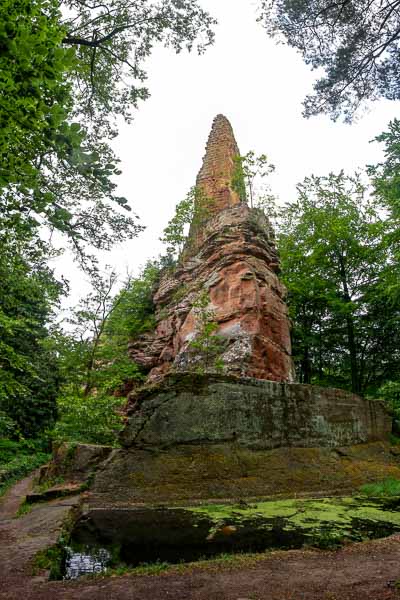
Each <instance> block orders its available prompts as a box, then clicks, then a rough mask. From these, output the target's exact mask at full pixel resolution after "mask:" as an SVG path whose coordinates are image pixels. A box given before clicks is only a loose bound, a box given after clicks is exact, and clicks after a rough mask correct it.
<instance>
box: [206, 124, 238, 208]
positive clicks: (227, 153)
mask: <svg viewBox="0 0 400 600" xmlns="http://www.w3.org/2000/svg"><path fill="white" fill-rule="evenodd" d="M239 154H240V153H239V148H238V145H237V143H236V140H235V136H234V134H233V129H232V126H231V124H230V123H229V121H228V119H227V118H226V117H224V115H217V116H216V117H215V119H214V122H213V125H212V129H211V133H210V136H209V138H208V142H207V147H206V154H205V156H204V159H203V166H202V167H201V169H200V172H199V174H198V176H197V180H196V187H197V188H199V189H201V190H202V191H203V192H204V194H205V195H206V196H207V197H208V198H211V199H212V201H213V202H212V208H211V212H212V213H217V212H220V211H221V210H224V209H225V208H229V207H230V206H235V205H236V204H239V203H240V198H239V195H238V194H237V193H236V192H235V191H234V190H232V189H231V181H232V176H233V173H234V170H235V163H234V157H235V156H238V155H239Z"/></svg>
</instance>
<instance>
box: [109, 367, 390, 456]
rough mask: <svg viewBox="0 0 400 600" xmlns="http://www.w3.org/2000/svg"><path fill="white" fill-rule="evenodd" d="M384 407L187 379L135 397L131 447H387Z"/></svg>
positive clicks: (300, 389)
mask: <svg viewBox="0 0 400 600" xmlns="http://www.w3.org/2000/svg"><path fill="white" fill-rule="evenodd" d="M390 431H391V417H390V416H389V415H388V414H387V412H386V411H385V408H384V406H383V403H381V402H379V401H376V400H375V401H374V400H366V399H364V398H361V397H360V396H357V395H355V394H352V393H351V392H347V391H345V390H338V389H332V388H322V387H318V386H311V385H304V384H299V383H292V384H284V383H278V382H272V381H258V380H256V379H240V378H237V377H232V376H224V375H209V374H207V375H193V374H191V373H186V374H184V373H180V374H177V373H176V374H174V375H169V376H168V377H166V378H164V380H163V382H162V383H161V384H160V385H155V386H153V388H149V389H145V390H143V391H142V392H141V393H139V394H138V395H137V396H136V404H135V405H133V406H132V407H131V410H130V414H129V415H128V421H127V424H126V427H125V429H124V431H123V432H122V434H121V438H120V439H121V442H122V444H123V445H124V446H126V447H129V448H133V447H139V448H140V447H142V448H143V447H153V448H155V447H160V448H169V447H173V446H177V445H180V444H197V445H201V444H208V443H212V444H223V443H234V444H236V445H237V446H238V447H246V448H248V449H252V450H257V451H258V450H271V449H273V448H281V447H301V448H314V447H330V448H337V447H341V446H350V445H352V444H362V443H367V442H374V441H379V440H386V439H387V438H388V436H389V433H390Z"/></svg>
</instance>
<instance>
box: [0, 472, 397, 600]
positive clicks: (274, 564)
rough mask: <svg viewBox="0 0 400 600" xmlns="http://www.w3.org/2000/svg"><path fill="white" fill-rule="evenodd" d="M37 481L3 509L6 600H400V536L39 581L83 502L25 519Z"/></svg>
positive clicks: (0, 592) (0, 559)
mask: <svg viewBox="0 0 400 600" xmlns="http://www.w3.org/2000/svg"><path fill="white" fill-rule="evenodd" d="M31 483H32V477H29V478H27V479H25V480H23V481H21V482H20V483H18V484H17V485H16V486H14V488H12V489H11V490H9V492H8V493H7V494H6V496H5V497H4V498H3V499H2V501H1V503H0V599H2V600H17V599H18V600H21V599H22V598H23V600H64V599H65V600H67V599H68V600H70V599H79V600H125V599H126V600H128V599H129V600H165V599H168V598H171V600H186V599H188V600H189V599H190V600H191V599H193V600H395V599H397V600H399V599H400V590H398V589H397V587H396V581H397V580H400V535H399V534H396V535H393V536H391V537H389V538H386V539H382V540H375V541H371V542H364V543H361V544H352V545H348V546H345V547H344V548H342V549H340V550H338V551H335V552H323V551H312V550H295V551H279V552H271V553H270V554H266V555H265V558H263V559H261V560H260V561H258V562H256V563H252V564H249V565H248V566H247V565H245V566H241V567H235V568H232V567H229V566H228V565H227V566H226V567H219V568H218V569H217V570H208V569H207V570H205V569H197V568H194V569H192V570H188V571H185V572H184V573H176V572H170V573H168V572H167V573H164V574H161V575H156V576H132V575H126V576H121V577H102V578H96V579H86V580H85V579H82V580H80V581H75V582H68V583H67V582H63V581H58V582H49V581H47V577H46V574H45V573H43V574H41V575H37V576H32V563H31V561H32V557H33V555H34V554H35V553H36V552H37V551H38V550H41V549H44V548H46V547H48V546H49V545H51V544H54V543H55V541H56V539H57V536H58V534H59V529H60V526H61V523H62V521H63V519H64V518H65V517H66V515H67V513H68V511H69V510H70V509H71V507H72V506H75V505H76V504H77V502H78V501H79V497H77V496H75V497H71V498H67V499H65V498H64V499H61V500H54V501H51V502H48V503H46V504H43V505H39V506H37V507H35V508H34V510H33V511H32V512H30V513H28V514H26V515H24V516H22V517H20V518H18V519H15V518H13V517H14V516H15V513H16V511H17V510H18V507H19V505H20V503H21V501H23V499H24V498H25V496H26V494H27V493H28V492H29V491H30V489H31Z"/></svg>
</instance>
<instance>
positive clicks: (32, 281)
mask: <svg viewBox="0 0 400 600" xmlns="http://www.w3.org/2000/svg"><path fill="white" fill-rule="evenodd" d="M7 242H8V243H7V244H3V245H2V246H1V247H2V251H1V252H0V280H1V287H0V413H1V412H3V413H4V414H6V415H7V418H8V419H11V420H12V421H13V422H14V424H15V427H14V430H13V431H14V434H17V433H18V432H19V433H21V434H23V435H24V436H29V437H31V436H35V435H37V434H38V433H40V432H41V431H43V430H44V429H46V428H47V427H49V426H50V425H51V423H52V422H53V421H54V419H55V416H56V401H55V400H56V396H57V392H58V387H59V382H60V373H59V370H58V362H57V356H56V353H55V352H54V349H53V347H52V344H51V343H50V339H51V332H50V331H49V324H50V323H51V321H52V320H53V318H54V309H55V307H56V306H57V303H58V299H59V296H60V294H61V293H62V292H63V286H62V284H61V283H60V282H58V281H57V280H56V279H55V278H54V275H53V273H52V271H51V270H50V269H49V268H48V267H47V265H46V260H47V258H48V255H49V249H48V248H46V246H45V245H44V244H43V242H42V241H41V240H40V238H36V237H34V238H31V239H29V238H27V239H26V240H25V241H24V242H21V240H20V239H17V240H15V238H12V237H11V234H10V235H9V239H8V240H7ZM46 250H47V252H46ZM45 254H46V259H45V258H44V255H45Z"/></svg>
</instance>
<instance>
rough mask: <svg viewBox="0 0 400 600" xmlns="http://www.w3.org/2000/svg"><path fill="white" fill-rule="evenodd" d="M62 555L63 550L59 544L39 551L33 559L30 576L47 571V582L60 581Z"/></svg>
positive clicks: (63, 553)
mask: <svg viewBox="0 0 400 600" xmlns="http://www.w3.org/2000/svg"><path fill="white" fill-rule="evenodd" d="M64 555H65V549H64V548H63V546H62V545H61V544H55V545H54V546H49V548H46V549H45V550H40V551H39V552H37V553H36V554H35V556H34V558H33V563H32V575H37V574H38V573H40V571H49V580H51V581H53V580H57V579H61V577H62V564H63V559H64Z"/></svg>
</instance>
